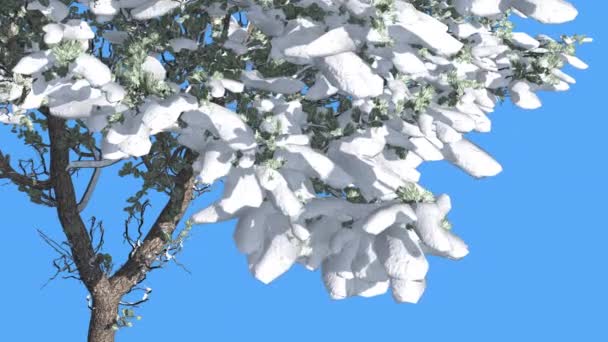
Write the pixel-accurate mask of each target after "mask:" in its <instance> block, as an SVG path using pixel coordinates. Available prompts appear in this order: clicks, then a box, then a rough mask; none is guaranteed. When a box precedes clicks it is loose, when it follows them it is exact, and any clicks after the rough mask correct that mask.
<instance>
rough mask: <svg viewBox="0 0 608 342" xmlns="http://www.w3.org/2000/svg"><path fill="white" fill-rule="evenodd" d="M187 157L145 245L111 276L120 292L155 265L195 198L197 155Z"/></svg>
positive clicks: (191, 154) (188, 153) (190, 154)
mask: <svg viewBox="0 0 608 342" xmlns="http://www.w3.org/2000/svg"><path fill="white" fill-rule="evenodd" d="M184 158H185V162H186V165H187V166H185V167H184V168H183V169H182V170H181V171H180V172H179V173H178V174H177V176H176V177H175V185H174V187H173V189H172V191H171V194H170V197H169V201H168V202H167V204H166V205H165V207H164V208H163V210H162V211H161V213H160V215H159V216H158V218H157V219H156V221H155V223H154V225H153V226H152V228H151V229H150V231H149V232H148V234H147V235H146V237H145V239H144V242H143V244H142V245H141V246H140V247H139V248H138V249H137V250H136V251H135V252H134V253H133V254H132V255H131V256H130V257H129V259H128V260H127V262H126V263H125V264H124V265H123V266H122V267H121V268H120V269H119V270H118V271H117V272H116V273H115V274H114V276H112V277H111V278H110V282H111V284H112V285H113V286H114V287H115V288H116V289H117V290H118V291H119V292H120V293H126V292H127V291H129V289H131V288H132V287H133V286H136V285H137V284H139V283H140V282H141V281H142V280H143V279H144V277H145V274H146V273H147V272H148V271H150V270H151V269H153V268H154V265H153V264H154V262H155V261H156V260H157V259H158V257H159V256H160V255H161V254H163V253H164V251H165V248H166V245H167V243H169V242H170V241H168V240H169V239H170V237H171V236H172V234H173V232H174V231H175V229H176V227H177V224H178V223H179V221H180V220H181V219H182V217H183V216H184V214H185V212H186V209H187V208H188V206H189V205H190V203H191V201H192V199H193V196H194V188H195V186H194V185H195V176H194V173H193V171H192V166H191V165H192V162H193V160H194V158H195V154H194V153H193V152H191V151H190V150H188V151H187V152H186V154H185V157H184Z"/></svg>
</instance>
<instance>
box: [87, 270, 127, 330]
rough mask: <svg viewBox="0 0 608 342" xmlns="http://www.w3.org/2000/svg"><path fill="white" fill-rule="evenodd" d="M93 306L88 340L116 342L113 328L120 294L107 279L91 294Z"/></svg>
mask: <svg viewBox="0 0 608 342" xmlns="http://www.w3.org/2000/svg"><path fill="white" fill-rule="evenodd" d="M91 296H92V299H93V307H92V309H91V320H90V322H89V337H88V340H87V341H88V342H114V336H115V334H116V330H115V329H114V328H113V326H114V324H115V323H116V315H117V314H118V304H119V302H120V296H117V295H116V294H115V293H114V292H113V291H112V288H111V287H110V284H109V283H108V282H107V281H103V282H101V283H100V284H99V285H98V286H96V287H95V289H94V290H93V293H92V294H91Z"/></svg>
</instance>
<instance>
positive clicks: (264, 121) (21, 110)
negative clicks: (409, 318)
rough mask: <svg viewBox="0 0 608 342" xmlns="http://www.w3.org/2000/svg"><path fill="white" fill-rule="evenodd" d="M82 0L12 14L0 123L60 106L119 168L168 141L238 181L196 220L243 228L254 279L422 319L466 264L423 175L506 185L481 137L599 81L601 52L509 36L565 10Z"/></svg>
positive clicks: (205, 175) (0, 83) (284, 0)
mask: <svg viewBox="0 0 608 342" xmlns="http://www.w3.org/2000/svg"><path fill="white" fill-rule="evenodd" d="M78 3H79V4H77V3H72V2H71V1H63V0H38V1H30V2H29V4H27V7H25V6H24V5H23V4H22V3H21V2H20V1H16V0H8V1H7V5H3V6H5V7H4V8H3V11H4V10H5V9H6V11H5V12H3V14H1V16H2V18H1V20H2V22H1V24H2V25H0V42H1V44H0V102H3V103H6V104H10V106H8V107H7V108H10V110H5V111H4V112H0V122H3V123H7V124H27V122H28V120H29V117H30V115H31V114H30V113H31V110H35V109H38V108H41V107H42V106H45V107H48V109H49V111H50V113H51V115H54V116H57V117H61V118H65V119H76V120H80V121H81V122H82V123H83V124H84V125H85V126H86V127H87V128H88V130H89V131H90V132H96V133H98V141H99V142H100V146H101V151H102V157H103V158H104V159H106V160H122V159H129V158H133V157H141V156H145V155H147V154H149V153H151V149H152V148H153V144H154V142H155V136H156V135H157V134H159V133H161V132H164V133H167V134H169V135H170V136H172V137H174V138H175V139H177V142H179V144H181V145H182V146H185V147H187V148H189V149H191V150H192V151H194V152H196V153H197V155H198V157H197V158H196V160H195V162H194V164H193V168H194V169H195V172H197V174H199V180H200V182H203V183H207V184H211V183H214V182H216V181H219V180H223V182H224V194H223V196H222V198H221V199H219V200H218V201H217V202H215V203H214V204H212V205H211V206H209V207H207V208H204V209H202V210H201V211H200V212H198V213H197V214H195V215H194V216H193V217H192V218H191V222H192V223H194V224H204V223H212V222H218V221H224V220H229V219H233V218H237V219H238V221H237V224H236V229H235V232H234V240H235V242H236V245H237V247H238V249H239V250H240V251H241V252H242V253H244V254H246V255H247V262H248V265H249V269H250V271H251V272H252V274H253V275H254V276H255V277H256V278H257V279H259V280H260V281H262V282H264V283H269V282H271V281H273V280H275V279H276V278H277V277H279V276H280V275H281V274H283V273H284V272H286V271H287V270H289V269H290V268H291V267H292V265H294V264H296V263H300V264H302V265H304V267H306V268H308V269H310V270H315V269H321V273H322V278H323V282H324V283H325V285H326V287H327V290H328V292H329V294H330V295H331V297H332V298H335V299H341V298H346V297H350V296H365V297H369V296H375V295H379V294H382V293H385V292H386V291H387V290H389V289H390V290H391V291H392V293H393V296H394V298H395V300H396V301H398V302H413V303H415V302H417V301H418V300H419V298H420V296H421V294H422V293H423V291H424V289H425V278H426V273H427V270H428V262H427V259H426V256H427V255H438V256H441V257H447V258H451V259H460V258H462V257H464V256H465V255H467V253H468V248H467V245H466V244H465V243H464V242H463V240H462V239H461V238H459V237H458V236H457V235H456V234H454V232H453V231H452V230H451V224H450V222H449V221H448V219H447V215H448V213H449V211H450V210H451V207H452V205H451V202H450V198H449V196H447V195H445V194H443V195H437V196H436V195H433V194H431V193H430V192H428V191H427V190H425V189H424V188H422V187H421V186H420V185H419V184H418V181H419V178H420V174H419V172H418V171H417V170H416V168H417V167H418V166H419V165H420V164H421V163H422V162H425V161H437V160H443V159H445V160H447V161H449V162H450V163H452V164H454V165H455V166H457V167H458V168H460V169H462V170H464V171H465V172H467V173H468V174H470V175H471V176H473V177H476V178H481V177H489V176H494V175H496V174H498V173H499V172H501V170H502V168H501V166H500V164H499V163H498V162H497V161H496V160H494V159H493V158H492V157H491V156H490V155H489V154H488V153H487V152H485V151H484V150H483V149H482V148H481V147H479V146H477V145H475V144H474V143H472V142H471V141H469V140H467V138H466V133H468V132H471V131H476V132H489V131H490V129H491V121H490V119H489V114H491V113H492V112H493V111H494V109H495V108H496V106H497V105H499V104H500V102H501V101H503V100H504V99H506V98H509V99H510V100H511V101H513V103H514V104H515V105H517V106H519V107H521V108H524V109H535V108H538V107H540V106H541V101H540V99H539V97H538V95H537V93H538V92H539V91H564V90H567V89H568V88H569V86H570V84H573V83H574V79H573V78H572V77H571V76H569V75H567V74H565V73H564V72H563V71H562V68H563V67H564V66H565V65H566V64H570V65H572V66H573V67H575V68H579V69H585V68H587V65H586V64H585V63H584V62H583V61H581V60H579V59H578V58H577V57H575V55H574V53H575V46H576V44H579V43H582V42H588V41H590V39H588V38H584V37H581V36H563V37H561V38H560V39H555V38H551V37H549V36H546V35H538V36H536V37H532V36H530V35H528V34H526V33H525V32H518V31H517V30H516V29H515V28H514V25H513V24H512V22H511V21H510V20H509V18H510V16H512V15H516V16H520V17H523V18H530V19H531V20H537V21H540V22H542V23H546V24H559V23H563V22H566V21H570V20H573V19H574V18H575V17H576V15H577V11H576V9H575V8H574V7H573V6H572V5H571V4H570V3H568V2H566V1H564V0H411V1H405V0H259V1H253V0H230V1H214V0H79V1H78ZM4 13H7V14H6V15H5V14H4ZM32 18H33V19H32ZM105 164H107V163H105ZM105 164H104V165H105Z"/></svg>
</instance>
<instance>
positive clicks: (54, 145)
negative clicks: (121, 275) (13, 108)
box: [40, 108, 105, 296]
mask: <svg viewBox="0 0 608 342" xmlns="http://www.w3.org/2000/svg"><path fill="white" fill-rule="evenodd" d="M45 110H47V111H48V109H46V108H41V109H40V111H41V112H44V111H45ZM47 117H48V129H49V138H50V142H51V179H52V180H53V190H54V193H55V198H56V201H57V214H58V216H59V221H60V222H61V226H62V228H63V231H64V233H65V235H66V237H67V239H68V242H69V245H70V249H71V254H72V257H73V258H74V263H75V264H76V267H77V268H78V273H79V274H80V278H81V279H82V282H83V283H84V285H85V286H86V287H87V289H88V290H89V291H90V292H91V293H92V294H93V296H95V293H96V292H97V291H96V287H97V284H98V283H99V282H100V280H102V279H104V278H105V276H104V273H103V271H102V269H101V267H100V265H99V262H98V261H97V260H96V254H95V251H94V249H93V245H92V243H91V239H90V236H89V234H88V232H87V229H86V227H85V224H84V222H83V221H82V218H81V217H80V214H79V213H78V203H77V202H76V192H75V190H74V184H73V182H72V177H71V175H70V173H69V172H68V171H67V167H68V165H69V163H70V159H69V157H70V147H69V143H68V141H67V139H66V137H67V134H66V125H65V120H63V119H60V118H56V117H54V116H52V115H48V116H47Z"/></svg>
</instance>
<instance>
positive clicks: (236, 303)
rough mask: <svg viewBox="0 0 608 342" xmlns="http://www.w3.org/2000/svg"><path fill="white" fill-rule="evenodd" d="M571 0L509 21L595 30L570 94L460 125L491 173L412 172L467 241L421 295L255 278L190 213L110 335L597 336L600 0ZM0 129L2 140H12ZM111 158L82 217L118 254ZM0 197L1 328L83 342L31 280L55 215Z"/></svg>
mask: <svg viewBox="0 0 608 342" xmlns="http://www.w3.org/2000/svg"><path fill="white" fill-rule="evenodd" d="M573 3H574V4H575V5H576V6H577V7H578V9H579V12H580V15H579V17H578V19H577V20H576V21H575V22H573V23H569V24H566V25H557V26H547V25H540V24H535V23H533V22H531V21H530V20H528V21H520V20H518V21H517V23H518V25H517V27H516V30H522V31H526V32H529V33H541V32H543V33H550V34H553V35H558V34H560V33H569V34H573V33H586V34H588V35H590V36H592V37H593V38H595V42H594V43H593V44H590V45H586V46H584V47H582V48H581V49H580V50H579V56H580V57H582V59H583V60H585V61H586V62H588V64H590V65H591V68H590V69H589V70H587V71H573V70H571V69H568V71H569V72H570V71H572V72H570V73H571V74H572V75H573V76H575V77H576V78H577V80H578V84H576V85H574V86H573V87H572V89H571V90H570V91H569V92H567V93H544V94H542V95H541V97H542V100H543V107H542V108H541V109H540V110H536V111H532V112H529V111H523V110H520V109H516V108H514V107H513V106H512V105H511V104H510V103H505V104H504V105H502V106H501V107H500V108H498V110H497V112H496V113H494V114H492V116H491V119H492V121H493V131H492V133H490V134H485V135H480V134H478V135H473V136H472V140H474V141H476V142H477V143H479V144H480V145H481V146H483V147H484V148H485V149H486V150H488V151H489V152H490V153H491V154H492V155H493V156H495V157H496V159H497V160H499V161H500V162H501V164H502V165H503V167H504V171H503V172H502V173H501V174H500V175H498V176H497V177H494V178H491V179H485V180H481V181H476V180H474V179H472V178H470V177H468V176H467V175H466V174H464V173H462V172H461V171H459V170H457V169H455V168H454V167H452V166H450V165H448V164H447V163H444V162H439V163H433V164H426V165H424V166H423V167H422V168H421V171H422V175H423V176H422V183H423V185H426V186H427V187H429V188H430V189H431V190H433V191H434V192H437V193H442V192H446V193H448V194H450V196H451V197H452V200H453V206H454V208H453V210H452V212H451V213H450V219H451V221H452V222H453V224H454V229H455V231H456V232H457V233H458V234H459V235H461V236H462V237H463V238H464V239H465V240H466V241H467V243H468V244H469V246H470V250H471V253H470V255H469V256H467V257H466V258H465V259H463V260H462V261H459V262H453V261H446V260H441V259H437V258H431V259H430V263H431V270H430V272H429V275H428V288H427V291H426V293H425V295H424V296H423V298H422V300H421V301H420V303H419V304H417V305H407V304H406V305H403V304H401V305H399V304H395V303H394V302H393V301H392V299H391V296H390V295H385V296H382V297H376V298H372V299H361V298H353V299H348V300H345V301H332V300H330V299H329V298H328V296H327V294H326V293H325V290H324V288H323V284H322V282H321V280H320V275H319V273H318V272H315V273H311V272H308V271H306V270H304V269H303V268H302V267H300V266H296V267H294V268H293V269H292V270H291V271H290V272H288V273H287V274H285V275H284V276H282V277H281V278H279V279H278V280H277V281H276V282H274V283H273V284H271V285H269V286H265V285H263V284H261V283H259V282H258V281H256V280H255V279H254V278H253V277H251V276H250V274H249V273H248V270H247V267H246V261H245V258H244V257H243V256H242V255H239V253H238V252H237V250H236V248H235V247H234V244H233V242H232V224H231V223H227V224H216V225H208V226H197V227H195V228H194V230H193V233H192V236H191V238H190V239H189V240H188V241H187V243H186V247H185V250H184V251H183V253H182V254H180V255H179V256H178V257H179V260H180V262H181V263H183V264H184V265H186V267H187V268H188V269H189V270H190V271H191V274H188V273H187V272H184V271H183V270H182V269H180V268H179V267H176V266H175V265H169V266H168V267H166V268H165V269H163V270H159V271H156V272H153V273H152V274H151V275H150V276H149V277H148V279H147V280H146V281H145V283H144V285H145V286H150V287H152V288H153V293H152V295H151V300H150V302H148V303H146V304H144V305H143V307H141V308H140V309H137V310H136V313H137V314H139V315H142V316H143V319H142V320H141V321H137V322H135V326H134V327H133V328H129V329H122V330H121V331H119V333H118V340H119V341H144V340H147V341H161V340H165V341H167V340H178V341H265V342H275V341H277V342H278V341H281V342H283V341H290V342H296V341H346V340H350V341H364V340H370V339H371V340H373V341H381V340H398V341H401V340H403V341H405V340H424V341H442V340H446V339H449V340H453V341H608V332H607V331H606V326H608V324H607V322H606V320H607V318H608V315H607V313H606V311H607V307H608V295H607V294H606V290H607V289H608V274H607V272H608V267H607V266H606V263H607V261H608V259H607V257H606V251H607V249H606V242H607V240H608V217H607V216H606V214H607V212H608V210H607V208H606V206H607V205H608V201H607V200H606V197H607V196H608V182H607V181H606V176H607V175H608V172H607V171H608V163H606V147H608V144H607V143H606V140H605V139H606V138H607V137H608V134H607V129H608V113H607V111H606V109H605V108H604V107H605V101H606V98H607V97H608V93H607V91H606V80H607V77H608V73H607V69H606V68H608V63H606V60H605V59H606V56H607V54H608V48H607V47H606V45H605V43H606V38H608V35H606V33H607V31H606V23H605V21H606V20H607V17H606V13H608V2H606V1H599V0H595V1H582V0H579V1H573ZM6 133H7V131H6V129H4V128H3V129H2V131H0V146H1V148H2V150H4V151H5V152H11V153H12V154H14V155H15V156H17V155H19V154H20V153H24V151H23V148H22V147H20V146H19V144H18V143H17V141H16V140H14V139H13V138H12V137H11V136H10V135H9V134H6ZM114 171H115V170H113V171H106V172H105V173H104V174H103V176H102V178H101V183H100V184H101V185H100V187H99V188H98V191H97V192H96V193H95V196H94V198H93V201H92V205H91V206H90V207H89V208H88V209H87V210H86V212H85V215H84V218H85V219H87V218H89V217H90V216H92V215H95V216H97V217H98V218H100V219H103V220H104V222H105V225H106V230H107V236H106V238H107V239H109V241H108V250H109V251H110V252H116V253H118V255H126V249H125V246H124V245H123V244H122V237H121V235H122V231H123V220H124V213H123V212H122V207H123V206H124V202H123V199H124V198H126V196H127V194H129V191H132V190H133V189H135V188H136V184H134V183H133V182H128V181H127V182H125V181H124V180H123V179H121V178H118V177H117V176H115V172H114ZM84 176H85V174H83V175H82V178H81V180H82V181H84V180H85V179H86V177H84ZM220 191H221V185H218V186H215V187H214V191H213V192H212V193H210V194H207V195H205V196H204V197H203V198H201V199H199V200H198V201H197V202H196V203H195V205H194V209H200V208H203V207H205V206H206V205H207V204H208V203H210V202H211V201H212V200H213V198H214V197H216V196H217V195H218V194H219V192H220ZM156 199H157V200H155V201H154V207H153V209H154V210H156V211H158V210H160V207H161V206H162V202H161V201H159V200H158V197H156ZM0 204H1V205H0V213H1V215H2V220H1V221H0V231H1V232H2V236H1V237H0V242H1V249H0V253H1V255H2V258H3V262H2V271H1V275H0V341H84V340H85V336H86V330H87V323H88V320H89V309H88V308H87V306H86V300H85V298H86V295H87V293H86V291H85V290H84V288H83V287H82V286H81V285H80V284H79V283H78V282H76V281H74V280H56V281H54V282H52V283H50V284H49V285H48V286H47V287H45V288H44V289H41V286H42V285H43V284H44V283H45V282H46V281H47V279H48V278H49V277H50V276H51V275H52V274H53V269H52V267H51V265H50V260H51V259H52V258H53V257H54V254H53V252H52V250H51V249H50V248H49V247H48V246H46V245H45V244H44V243H43V242H42V240H41V239H40V238H39V237H38V235H37V233H36V228H39V229H41V230H43V231H45V232H46V233H47V234H49V235H50V236H53V237H55V238H56V239H61V237H62V234H61V231H60V227H59V225H58V223H57V219H56V215H55V212H54V211H53V210H52V209H45V208H40V207H36V206H33V205H31V204H30V203H29V202H28V201H27V199H26V198H25V197H24V196H23V195H22V194H19V193H18V192H17V191H16V189H15V188H14V187H13V186H10V185H6V186H1V187H0ZM154 210H152V211H154ZM152 211H151V212H152Z"/></svg>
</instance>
